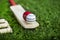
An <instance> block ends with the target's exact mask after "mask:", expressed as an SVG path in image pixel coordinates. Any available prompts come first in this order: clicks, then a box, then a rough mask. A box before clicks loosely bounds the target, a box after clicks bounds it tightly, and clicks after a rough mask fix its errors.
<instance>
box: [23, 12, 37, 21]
mask: <svg viewBox="0 0 60 40" xmlns="http://www.w3.org/2000/svg"><path fill="white" fill-rule="evenodd" d="M23 18H24V20H25V21H27V22H34V21H36V16H35V15H34V14H32V13H31V12H29V11H26V12H24V14H23Z"/></svg>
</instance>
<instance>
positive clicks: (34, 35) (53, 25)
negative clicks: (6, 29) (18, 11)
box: [0, 0, 60, 40]
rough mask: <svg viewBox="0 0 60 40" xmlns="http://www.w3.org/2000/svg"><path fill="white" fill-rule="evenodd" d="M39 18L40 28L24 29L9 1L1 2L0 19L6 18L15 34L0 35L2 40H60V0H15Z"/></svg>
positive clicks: (0, 0) (2, 0)
mask: <svg viewBox="0 0 60 40" xmlns="http://www.w3.org/2000/svg"><path fill="white" fill-rule="evenodd" d="M15 2H16V3H17V4H21V5H22V6H23V7H24V8H25V9H26V10H29V11H31V12H32V13H34V14H35V15H36V16H37V21H38V22H39V24H40V25H39V27H38V28H36V29H31V30H29V29H24V28H23V27H22V26H21V25H20V24H19V23H18V21H17V20H16V18H15V16H14V14H13V13H12V11H11V10H10V4H9V2H8V0H0V18H5V19H6V20H7V21H8V22H9V24H10V26H11V28H12V29H13V33H8V34H0V40H60V0H15Z"/></svg>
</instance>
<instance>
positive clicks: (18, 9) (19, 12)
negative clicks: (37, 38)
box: [10, 0, 39, 29]
mask: <svg viewBox="0 0 60 40" xmlns="http://www.w3.org/2000/svg"><path fill="white" fill-rule="evenodd" d="M10 3H11V4H12V6H10V8H11V10H12V12H13V13H14V15H15V17H16V19H17V20H18V22H19V23H20V24H21V25H22V26H23V27H24V28H27V29H32V28H36V27H38V26H39V23H38V22H37V21H35V22H33V23H27V22H26V21H25V20H24V19H23V14H24V12H25V11H26V10H25V9H24V8H23V7H22V6H21V5H19V4H18V5H17V4H16V3H15V2H14V1H13V0H10Z"/></svg>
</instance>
